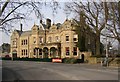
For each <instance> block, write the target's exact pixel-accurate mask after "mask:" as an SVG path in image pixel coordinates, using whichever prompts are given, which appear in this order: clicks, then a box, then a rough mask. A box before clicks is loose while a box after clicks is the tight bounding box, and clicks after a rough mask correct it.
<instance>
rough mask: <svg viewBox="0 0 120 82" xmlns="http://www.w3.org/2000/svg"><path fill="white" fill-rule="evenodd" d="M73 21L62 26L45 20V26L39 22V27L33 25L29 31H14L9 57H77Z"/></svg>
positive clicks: (76, 37) (76, 38) (67, 21)
mask: <svg viewBox="0 0 120 82" xmlns="http://www.w3.org/2000/svg"><path fill="white" fill-rule="evenodd" d="M75 24H76V22H75V21H74V20H67V19H66V20H65V21H64V23H63V24H60V23H57V24H51V20H50V19H47V20H46V25H45V24H43V23H42V21H40V25H36V24H34V25H33V27H32V28H31V30H28V31H22V24H21V30H14V32H13V33H12V35H11V56H13V57H20V58H24V57H28V58H65V57H79V49H78V47H77V46H76V43H77V42H78V34H76V32H75V30H76V27H75Z"/></svg>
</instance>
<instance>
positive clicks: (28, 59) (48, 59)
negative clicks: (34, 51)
mask: <svg viewBox="0 0 120 82" xmlns="http://www.w3.org/2000/svg"><path fill="white" fill-rule="evenodd" d="M2 60H12V59H11V58H2ZM13 60H14V61H40V62H52V59H50V58H13Z"/></svg>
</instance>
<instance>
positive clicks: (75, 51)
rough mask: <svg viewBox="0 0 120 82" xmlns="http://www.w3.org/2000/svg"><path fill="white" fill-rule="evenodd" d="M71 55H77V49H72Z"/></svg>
mask: <svg viewBox="0 0 120 82" xmlns="http://www.w3.org/2000/svg"><path fill="white" fill-rule="evenodd" d="M73 55H77V47H73Z"/></svg>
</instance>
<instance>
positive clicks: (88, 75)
mask: <svg viewBox="0 0 120 82" xmlns="http://www.w3.org/2000/svg"><path fill="white" fill-rule="evenodd" d="M14 80H118V70H117V69H116V68H106V67H101V66H96V65H87V64H63V63H50V62H49V63H46V62H33V61H2V81H14Z"/></svg>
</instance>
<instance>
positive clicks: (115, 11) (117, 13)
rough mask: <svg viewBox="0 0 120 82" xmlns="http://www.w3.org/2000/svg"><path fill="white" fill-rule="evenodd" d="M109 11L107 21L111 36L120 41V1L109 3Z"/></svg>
mask: <svg viewBox="0 0 120 82" xmlns="http://www.w3.org/2000/svg"><path fill="white" fill-rule="evenodd" d="M108 6H109V10H108V11H109V13H108V14H107V15H108V20H109V22H108V23H107V30H108V31H109V37H110V38H114V39H116V40H118V42H119V43H120V2H110V3H108Z"/></svg>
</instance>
